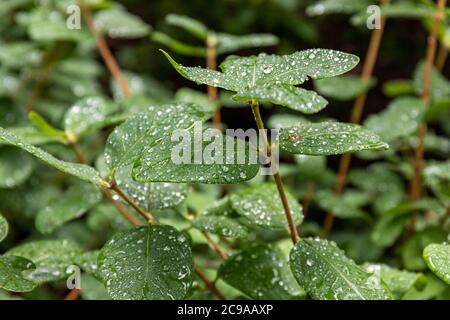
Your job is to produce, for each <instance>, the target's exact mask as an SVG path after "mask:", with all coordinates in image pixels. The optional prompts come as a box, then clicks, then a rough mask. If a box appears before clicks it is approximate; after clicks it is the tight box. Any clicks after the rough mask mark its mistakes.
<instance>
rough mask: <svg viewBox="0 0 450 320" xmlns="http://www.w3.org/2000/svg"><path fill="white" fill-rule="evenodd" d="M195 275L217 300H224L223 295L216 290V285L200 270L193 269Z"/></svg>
mask: <svg viewBox="0 0 450 320" xmlns="http://www.w3.org/2000/svg"><path fill="white" fill-rule="evenodd" d="M194 270H195V273H196V274H197V276H198V277H199V278H200V279H201V280H202V281H203V282H204V283H205V285H206V288H208V289H209V290H210V291H211V292H212V293H213V294H214V295H215V296H216V297H217V298H218V299H219V300H225V297H224V295H223V294H222V293H221V292H220V291H219V289H217V287H216V285H215V284H214V283H213V282H211V281H209V279H208V277H207V276H206V275H205V274H204V273H203V271H202V270H200V268H199V267H195V269H194Z"/></svg>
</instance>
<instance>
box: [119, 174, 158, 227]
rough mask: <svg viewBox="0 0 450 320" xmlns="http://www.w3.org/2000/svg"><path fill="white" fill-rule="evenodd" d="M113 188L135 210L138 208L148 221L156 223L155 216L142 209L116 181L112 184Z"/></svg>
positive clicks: (138, 211)
mask: <svg viewBox="0 0 450 320" xmlns="http://www.w3.org/2000/svg"><path fill="white" fill-rule="evenodd" d="M111 190H113V191H115V192H116V193H117V194H118V195H119V196H120V197H121V198H122V199H123V200H125V201H126V202H127V203H128V204H129V205H130V206H131V207H133V209H134V210H136V212H137V213H139V214H140V215H141V217H143V218H144V219H145V220H146V221H148V222H150V223H155V222H156V219H155V217H153V215H152V214H151V213H148V212H147V211H145V210H144V209H142V208H141V207H140V206H139V205H138V204H136V202H134V201H133V199H131V198H130V197H129V196H128V195H127V194H126V193H125V192H123V190H122V189H120V188H119V186H118V185H117V184H116V182H115V181H114V182H113V183H112V184H111Z"/></svg>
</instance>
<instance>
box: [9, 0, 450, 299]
mask: <svg viewBox="0 0 450 320" xmlns="http://www.w3.org/2000/svg"><path fill="white" fill-rule="evenodd" d="M440 1H441V0H440ZM376 3H377V2H376V1H364V3H363V1H361V3H359V2H358V3H356V2H355V1H338V0H335V1H317V3H316V4H314V5H313V6H312V7H310V9H308V13H309V14H311V13H313V14H325V13H331V12H345V13H357V16H362V15H363V14H362V11H364V9H365V8H366V7H367V6H368V5H370V4H376ZM73 5H77V6H78V7H79V8H80V14H81V16H80V18H81V21H82V23H81V25H80V28H79V29H73V30H72V29H70V28H67V25H66V15H67V11H66V9H67V8H68V6H73ZM394 5H397V4H396V3H395V1H394V3H393V4H392V6H394ZM400 5H403V7H401V8H400V9H402V10H404V11H401V12H400V9H396V10H397V11H395V10H394V9H395V7H391V9H389V8H390V7H383V10H386V11H383V12H386V15H387V16H389V15H388V13H389V12H394V13H395V12H397V13H396V14H397V15H398V17H400V16H405V15H406V14H405V13H404V12H406V11H408V10H409V11H408V12H411V8H415V9H418V10H417V12H421V14H420V17H419V14H416V15H415V16H414V17H419V18H420V19H425V20H427V21H429V22H433V21H434V23H437V22H439V21H437V20H439V19H435V20H433V17H435V15H434V12H435V11H436V8H435V6H434V5H433V3H432V2H431V1H422V2H421V3H420V4H417V6H414V5H416V4H415V2H413V1H405V2H402V3H401V4H398V6H400ZM441 5H442V3H441ZM405 8H406V9H405ZM425 9H426V10H425ZM389 10H391V11H389ZM437 10H438V11H439V10H441V12H444V13H445V10H442V8H440V9H439V7H437ZM425 11H426V12H427V13H426V14H425ZM399 12H400V13H399ZM429 12H431V13H429ZM394 13H392V15H394ZM444 16H445V15H444ZM11 17H13V18H14V19H6V18H11ZM4 18H5V19H4ZM355 19H356V18H355ZM445 19H447V18H446V16H445ZM445 19H444V21H443V23H444V25H445V23H448V21H446V20H445ZM145 21H146V20H145V19H143V18H140V17H138V16H137V15H134V14H132V13H130V12H128V11H127V9H126V8H125V7H124V6H122V5H120V4H117V3H116V2H114V1H103V0H85V1H75V0H67V1H41V2H39V3H38V5H36V3H35V1H31V0H30V1H27V0H14V1H9V2H5V3H2V4H0V30H1V36H0V42H1V43H0V299H11V298H24V299H27V298H29V299H34V298H49V299H61V298H65V299H76V298H78V297H79V296H80V297H81V298H82V299H86V300H91V299H92V300H94V299H115V300H124V299H133V300H155V299H177V300H178V299H317V300H344V299H346V300H348V299H351V300H387V299H443V298H444V299H445V298H448V297H449V291H450V286H449V285H450V269H449V268H450V261H449V257H450V252H449V250H450V249H449V244H448V241H449V238H448V233H449V229H448V228H449V216H450V191H449V186H450V176H449V172H450V165H449V162H448V160H447V158H448V155H449V154H450V141H449V139H448V134H449V133H450V131H449V127H448V123H447V121H446V119H448V114H449V106H450V103H448V102H449V99H450V82H449V81H448V79H447V78H446V77H445V76H444V74H443V65H445V59H444V58H441V59H444V63H443V64H442V66H439V64H438V63H437V64H436V67H435V68H430V64H429V62H430V61H429V59H427V60H426V61H425V62H420V63H419V64H418V66H417V68H416V69H415V70H411V77H412V80H395V79H392V80H390V81H388V82H386V83H384V84H383V90H384V93H385V94H386V96H388V97H389V98H392V101H390V102H389V104H388V105H387V106H386V107H384V108H383V110H381V111H380V112H379V113H373V114H370V115H368V116H367V117H366V118H365V119H358V121H353V120H354V119H351V121H350V122H352V123H346V122H338V121H336V120H335V119H333V118H329V117H328V116H327V115H326V112H327V106H328V107H329V108H330V109H331V108H335V109H337V107H338V106H339V107H340V108H342V109H339V112H340V113H342V114H343V115H347V113H350V112H349V109H350V108H345V107H342V106H343V105H344V106H345V105H347V104H349V103H350V102H351V101H352V100H356V101H358V100H359V99H361V98H360V97H361V96H365V95H366V94H367V93H368V92H369V91H370V90H371V89H374V88H375V86H376V85H377V81H376V76H377V75H376V74H374V73H373V72H370V73H368V72H365V71H363V75H362V76H358V75H357V74H356V71H357V70H356V69H355V67H357V66H358V64H359V63H360V58H358V57H357V56H356V55H354V54H352V53H346V52H342V51H338V50H331V49H307V50H301V51H295V52H290V53H288V54H284V55H278V54H273V53H259V54H256V55H247V56H245V55H230V56H228V57H225V58H224V59H223V61H222V62H221V63H220V66H219V69H218V70H216V68H214V67H213V66H212V65H211V64H208V63H207V64H206V66H207V68H202V67H187V66H184V65H182V64H179V63H178V62H176V61H177V60H178V58H173V57H172V54H171V53H170V54H169V53H168V52H166V51H163V50H161V51H162V54H161V53H160V52H158V51H156V50H155V51H154V52H152V59H153V58H154V57H162V58H163V59H166V60H167V61H168V65H169V64H170V65H171V66H172V67H173V69H174V70H172V69H170V71H172V76H173V80H174V81H173V82H176V83H179V82H180V81H183V80H182V79H181V78H182V77H184V78H185V79H186V80H189V81H192V82H195V83H196V84H197V85H206V86H208V88H209V89H208V90H209V93H210V92H211V88H214V89H213V90H217V91H216V92H215V94H213V95H211V94H209V95H208V96H207V95H205V94H202V93H201V92H199V91H195V90H193V89H191V88H188V87H183V88H181V89H179V90H177V91H176V92H175V91H174V90H173V88H172V87H170V86H168V85H167V83H168V82H169V81H168V80H169V79H164V82H159V81H157V80H155V78H153V77H152V76H151V75H149V74H147V73H146V72H143V71H142V70H141V68H140V66H139V68H135V69H132V70H124V69H123V68H122V66H121V63H122V61H126V60H127V59H126V57H127V56H128V57H129V53H127V54H125V53H123V52H122V51H120V50H119V52H118V54H117V56H120V59H119V60H116V59H115V57H114V55H113V53H116V52H115V51H113V50H111V48H110V45H117V43H119V44H120V43H121V41H123V40H126V43H146V42H148V41H146V38H147V39H148V37H151V38H152V39H153V40H155V41H157V42H160V43H163V44H165V45H166V46H167V47H169V49H170V50H167V51H174V52H177V53H180V54H182V55H187V56H195V57H201V58H208V56H209V58H211V57H212V58H214V60H216V59H218V57H220V56H221V55H225V54H228V53H232V52H234V51H240V50H241V49H247V48H253V49H256V48H258V47H262V46H266V45H267V46H273V45H275V44H276V43H277V41H278V39H277V37H275V36H273V35H261V34H256V33H255V34H250V35H246V36H234V35H230V34H225V33H218V32H214V31H211V30H210V29H209V28H208V27H206V26H205V25H204V24H203V23H201V22H199V21H197V20H194V19H191V18H189V17H187V16H180V15H173V14H172V15H168V16H166V18H165V21H166V22H167V23H168V24H170V25H173V26H177V27H181V28H183V29H184V30H186V31H188V32H189V33H190V34H192V35H194V36H195V37H196V38H198V39H199V40H200V41H203V43H204V44H205V45H206V47H205V46H203V45H199V46H191V45H187V44H185V43H184V42H183V43H182V42H179V41H177V40H174V39H171V38H170V37H169V36H167V35H166V34H163V33H161V32H155V31H154V30H153V29H152V27H151V26H150V25H149V24H147V23H146V22H145ZM436 21H437V22H436ZM428 24H429V23H426V25H428ZM436 25H437V27H436V26H435V28H433V27H430V28H429V30H435V31H436V30H438V31H440V32H435V33H433V32H431V37H433V36H434V37H436V38H439V40H440V43H441V44H442V48H448V47H446V42H445V41H446V36H445V33H444V32H443V31H442V30H444V29H443V27H442V25H438V24H436ZM5 30H9V32H7V33H6V32H5ZM211 39H212V40H214V41H213V44H214V46H213V47H214V51H215V52H214V53H213V54H212V55H208V51H210V50H211V48H212V47H211ZM379 41H382V40H381V38H380V39H379ZM208 49H209V50H208ZM244 52H245V51H244ZM442 52H443V53H441V54H442V55H444V53H445V50H442ZM97 53H98V56H99V59H97ZM239 53H241V52H239ZM372 53H373V52H372ZM207 60H208V59H207ZM369 60H370V59H369ZM370 63H373V64H374V63H375V62H374V61H372V62H370V61H369V62H367V58H365V59H364V60H363V61H362V64H363V69H364V70H365V69H367V68H366V67H365V66H367V64H370ZM103 64H104V65H105V67H103ZM213 64H214V63H213ZM372 67H373V65H372ZM430 70H431V71H430ZM176 72H178V73H179V75H181V76H182V77H178V76H177V75H176ZM427 75H428V76H429V78H430V81H429V82H427V81H426V79H427V78H428V76H427ZM157 76H158V75H157ZM99 79H100V80H101V81H99ZM424 79H425V80H424ZM108 83H109V87H108ZM186 83H188V81H186ZM427 83H428V84H427ZM186 85H187V84H186ZM218 90H222V92H224V93H228V94H226V97H231V99H232V101H234V102H230V101H231V100H229V101H228V103H230V104H231V103H236V104H239V106H240V107H242V108H239V109H229V110H228V111H227V112H231V113H233V112H236V114H238V112H239V117H240V118H242V120H243V121H244V122H245V123H254V125H253V127H254V128H255V129H259V130H260V131H259V134H260V135H261V136H260V137H259V138H260V139H261V141H259V142H261V143H259V144H256V145H255V144H254V143H253V142H252V141H246V140H245V139H240V138H239V137H237V136H235V135H232V134H228V132H222V131H224V130H223V129H225V128H229V129H232V128H233V126H234V124H233V123H232V122H230V123H226V119H227V118H224V119H225V121H223V122H225V123H222V124H221V126H220V127H217V126H216V124H217V123H216V122H215V120H214V118H215V113H216V112H217V109H218V102H217V98H218V94H219V91H218ZM424 92H425V93H427V92H429V99H424V98H423V97H424ZM245 108H247V109H245ZM328 110H329V109H328ZM236 117H237V116H236ZM247 120H248V121H247ZM424 123H428V124H429V126H430V129H429V130H428V132H427V133H426V134H425V135H424V136H423V141H424V150H425V152H427V157H426V158H425V160H424V165H423V170H421V171H420V174H421V175H420V177H421V179H420V183H421V190H422V191H421V193H420V196H418V197H416V198H411V199H409V198H408V194H409V193H410V191H411V189H410V188H409V186H408V184H409V181H410V180H412V179H413V177H414V174H415V172H416V171H417V170H415V169H414V167H413V165H412V162H413V160H414V159H415V155H414V153H413V152H414V150H417V146H418V145H420V141H421V135H417V132H418V130H419V129H420V128H421V127H423V124H424ZM211 127H216V130H214V129H212V128H211ZM236 129H238V128H236ZM269 129H274V132H277V135H274V136H272V135H270V134H269V131H267V130H269ZM180 132H181V133H184V134H187V135H188V136H189V137H191V136H192V137H193V139H192V140H191V139H188V140H186V141H185V140H182V142H183V143H180V141H181V140H180V139H178V138H180V137H181V136H175V135H174V134H175V133H180ZM198 133H200V136H201V137H202V138H203V139H204V140H200V141H197V140H196V138H195V137H196V135H195V134H198ZM445 135H447V136H445ZM174 137H178V138H174ZM182 137H186V136H185V135H183V136H182ZM205 137H207V138H205ZM230 150H232V152H231V153H230V152H229V151H230ZM242 150H245V151H248V152H249V153H248V154H246V156H245V157H244V161H241V162H236V161H227V160H228V159H229V157H231V158H232V159H238V158H239V155H240V152H241V151H242ZM278 150H279V158H278ZM252 152H253V154H254V155H257V157H256V158H257V159H258V161H257V162H254V161H251V160H252V158H251V154H252ZM244 153H245V152H244ZM174 154H176V155H178V156H180V154H182V155H183V156H182V159H181V160H182V161H175V160H174V157H173V155H174ZM349 154H354V155H355V157H357V158H358V165H352V166H350V165H349V167H348V175H347V176H346V183H344V184H342V190H341V191H339V192H337V190H336V185H337V184H336V183H337V182H339V179H341V177H340V176H339V172H338V174H336V173H335V172H334V170H333V168H334V166H333V165H334V163H335V162H336V163H337V162H339V161H342V160H338V161H336V159H338V158H335V157H334V156H337V155H339V156H341V155H343V156H342V157H343V158H342V159H345V158H346V157H348V155H349ZM205 156H211V158H212V159H214V160H219V161H212V162H208V161H204V160H205V159H207V158H206V157H205ZM278 159H279V161H278ZM262 172H265V173H264V174H261V173H262ZM327 213H328V214H330V213H331V214H332V216H333V217H334V218H336V223H335V225H334V227H333V228H331V227H330V228H329V234H328V236H327V237H324V236H323V235H324V234H323V232H322V231H323V230H322V229H323V216H324V214H327ZM78 276H80V277H78ZM68 279H69V280H68Z"/></svg>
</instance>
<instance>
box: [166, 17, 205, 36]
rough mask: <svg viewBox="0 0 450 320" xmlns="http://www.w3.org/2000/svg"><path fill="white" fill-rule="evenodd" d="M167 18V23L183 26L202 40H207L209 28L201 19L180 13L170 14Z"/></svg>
mask: <svg viewBox="0 0 450 320" xmlns="http://www.w3.org/2000/svg"><path fill="white" fill-rule="evenodd" d="M165 20H166V23H167V24H169V25H172V26H176V27H179V28H182V29H184V30H186V31H187V32H189V33H190V34H192V35H193V36H195V37H197V38H199V39H200V40H206V38H207V36H208V32H209V31H208V28H207V27H206V26H205V25H204V24H203V23H201V22H200V21H198V20H195V19H192V18H190V17H187V16H183V15H179V14H168V15H167V16H166V18H165Z"/></svg>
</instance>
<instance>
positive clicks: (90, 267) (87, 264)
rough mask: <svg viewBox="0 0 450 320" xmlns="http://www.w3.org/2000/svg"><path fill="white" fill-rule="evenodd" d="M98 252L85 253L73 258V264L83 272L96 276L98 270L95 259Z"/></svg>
mask: <svg viewBox="0 0 450 320" xmlns="http://www.w3.org/2000/svg"><path fill="white" fill-rule="evenodd" d="M99 253H100V250H94V251H86V252H83V253H81V254H80V255H78V256H77V257H76V258H75V264H77V265H78V266H80V268H81V269H83V271H84V272H87V273H90V274H96V273H97V270H98V266H97V258H98V255H99Z"/></svg>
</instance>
